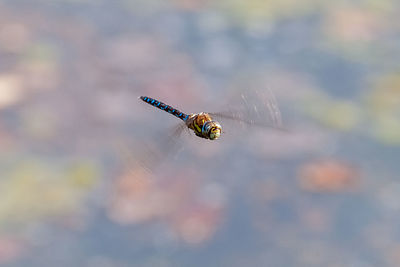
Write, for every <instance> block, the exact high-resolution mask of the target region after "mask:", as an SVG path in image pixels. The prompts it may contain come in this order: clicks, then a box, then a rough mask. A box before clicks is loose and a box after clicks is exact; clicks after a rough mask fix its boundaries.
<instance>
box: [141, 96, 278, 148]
mask: <svg viewBox="0 0 400 267" xmlns="http://www.w3.org/2000/svg"><path fill="white" fill-rule="evenodd" d="M139 99H141V100H143V101H144V102H145V103H147V104H150V105H152V106H153V107H156V108H158V109H161V110H163V111H165V112H167V113H169V114H171V115H173V116H175V117H177V118H178V119H180V120H182V121H183V122H184V125H185V126H186V127H187V128H188V129H190V130H192V131H193V132H194V134H195V135H196V136H198V137H200V138H204V139H208V140H217V139H219V138H220V137H221V134H222V132H223V131H222V126H221V123H220V122H219V120H231V121H236V122H239V123H241V124H244V125H248V126H260V127H269V128H275V129H277V130H284V129H283V128H282V120H281V115H280V110H279V108H278V105H277V104H276V100H275V98H274V97H273V96H272V95H271V96H270V98H268V99H267V101H264V102H262V105H253V104H251V103H250V102H249V101H248V99H247V97H246V95H244V94H243V95H242V102H243V104H244V105H242V108H241V109H238V110H228V111H225V112H215V113H212V112H199V113H190V114H187V113H184V112H182V111H180V110H178V109H177V108H175V107H173V106H170V105H167V104H165V103H163V102H161V101H159V100H157V99H154V98H151V97H148V96H140V97H139ZM258 100H260V99H258ZM260 106H261V107H263V108H264V112H262V111H261V109H260ZM243 107H244V108H243ZM265 108H266V110H267V112H265ZM265 113H267V114H265ZM267 117H268V118H267ZM260 119H261V120H260ZM181 126H182V125H181ZM178 129H179V130H182V129H183V127H179V128H178Z"/></svg>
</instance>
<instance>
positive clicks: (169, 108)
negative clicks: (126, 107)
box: [140, 96, 189, 121]
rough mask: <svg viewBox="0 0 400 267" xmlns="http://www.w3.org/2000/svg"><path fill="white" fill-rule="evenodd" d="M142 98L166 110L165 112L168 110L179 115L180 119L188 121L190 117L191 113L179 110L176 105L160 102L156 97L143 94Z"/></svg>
mask: <svg viewBox="0 0 400 267" xmlns="http://www.w3.org/2000/svg"><path fill="white" fill-rule="evenodd" d="M140 99H142V100H143V101H144V102H146V103H148V104H150V105H152V106H154V107H156V108H159V109H161V110H164V111H165V112H168V113H170V114H172V115H174V116H176V117H178V118H179V119H181V120H183V121H186V120H187V119H188V118H189V115H187V114H185V113H183V112H181V111H179V110H177V109H176V108H174V107H171V106H170V105H167V104H165V103H163V102H160V101H158V100H156V99H154V98H151V97H147V96H141V97H140Z"/></svg>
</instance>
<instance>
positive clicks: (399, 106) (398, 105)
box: [366, 72, 400, 145]
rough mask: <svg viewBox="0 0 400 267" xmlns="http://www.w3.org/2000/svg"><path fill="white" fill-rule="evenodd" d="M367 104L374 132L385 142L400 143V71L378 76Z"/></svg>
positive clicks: (368, 96)
mask: <svg viewBox="0 0 400 267" xmlns="http://www.w3.org/2000/svg"><path fill="white" fill-rule="evenodd" d="M366 104H367V108H368V111H369V116H370V120H371V123H372V128H371V129H372V134H373V135H374V136H375V137H376V138H378V139H379V140H380V141H382V142H384V143H388V144H395V145H400V72H396V73H390V74H387V75H384V76H383V77H378V78H377V79H376V80H375V81H374V82H373V85H372V90H371V92H370V93H369V94H368V95H367V98H366Z"/></svg>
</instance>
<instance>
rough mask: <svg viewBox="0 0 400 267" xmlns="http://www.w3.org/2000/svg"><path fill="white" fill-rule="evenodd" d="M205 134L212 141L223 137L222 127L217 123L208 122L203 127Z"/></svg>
mask: <svg viewBox="0 0 400 267" xmlns="http://www.w3.org/2000/svg"><path fill="white" fill-rule="evenodd" d="M203 134H204V135H205V136H207V137H208V138H209V139H210V140H215V139H218V138H219V137H220V136H221V125H220V124H219V123H218V122H216V121H208V122H206V123H205V124H204V126H203Z"/></svg>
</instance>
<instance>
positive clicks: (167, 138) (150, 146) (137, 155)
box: [118, 123, 188, 172]
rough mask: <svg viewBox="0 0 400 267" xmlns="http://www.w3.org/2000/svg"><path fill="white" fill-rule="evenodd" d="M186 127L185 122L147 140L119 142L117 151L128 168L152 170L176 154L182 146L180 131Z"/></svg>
mask: <svg viewBox="0 0 400 267" xmlns="http://www.w3.org/2000/svg"><path fill="white" fill-rule="evenodd" d="M185 129H188V128H187V126H186V125H185V123H179V124H178V125H176V126H174V127H172V128H171V129H169V130H167V131H166V133H165V132H163V133H161V134H159V135H160V136H157V137H156V138H154V139H153V141H151V142H149V141H147V142H140V143H135V144H131V145H128V144H126V143H124V144H120V145H119V146H118V147H119V149H118V150H119V152H120V155H122V161H123V163H124V165H126V166H127V167H128V168H129V169H132V170H134V169H136V168H143V169H145V170H147V171H150V172H151V171H153V170H155V169H156V168H157V167H158V166H160V165H161V164H162V163H163V162H165V161H166V160H168V159H169V158H171V157H173V156H174V155H176V154H177V152H178V151H179V150H180V149H181V148H182V147H183V142H182V138H181V137H182V133H183V132H184V131H185Z"/></svg>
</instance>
